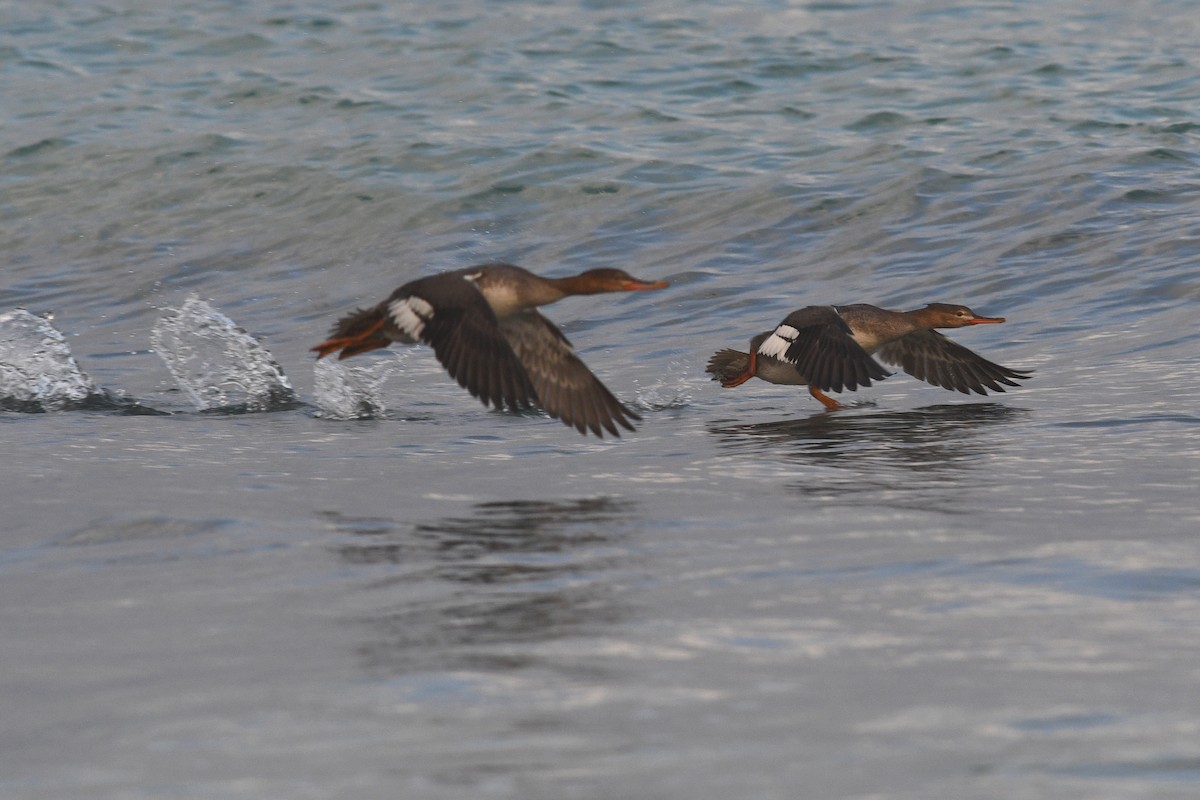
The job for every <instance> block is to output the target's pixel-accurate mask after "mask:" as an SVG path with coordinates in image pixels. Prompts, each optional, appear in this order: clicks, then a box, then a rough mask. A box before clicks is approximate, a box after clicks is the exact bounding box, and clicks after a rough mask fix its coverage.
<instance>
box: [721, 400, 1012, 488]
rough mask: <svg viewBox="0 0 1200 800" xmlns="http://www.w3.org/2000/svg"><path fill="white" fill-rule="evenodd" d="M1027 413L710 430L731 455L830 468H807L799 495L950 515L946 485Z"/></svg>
mask: <svg viewBox="0 0 1200 800" xmlns="http://www.w3.org/2000/svg"><path fill="white" fill-rule="evenodd" d="M1026 415H1027V412H1025V411H1023V410H1021V409H1014V408H1011V407H1009V406H1006V405H1003V404H1000V403H965V404H954V405H937V406H929V407H926V408H919V409H914V410H909V411H888V412H880V413H873V414H836V413H835V414H829V413H823V414H815V415H813V416H809V417H805V418H802V419H794V420H781V421H777V422H764V423H753V424H745V423H730V422H721V421H718V422H715V423H713V424H711V425H709V428H708V430H709V432H710V433H711V434H713V435H714V436H715V437H717V439H718V441H719V444H720V446H721V447H722V448H724V449H726V450H728V451H730V452H734V453H739V454H742V455H747V454H749V455H761V456H762V457H764V458H768V457H769V458H770V459H772V460H776V461H778V460H783V461H787V462H794V463H796V464H803V465H805V466H810V467H821V468H826V469H831V470H832V472H826V473H822V472H819V471H815V470H806V471H805V474H804V479H803V480H802V481H800V482H797V483H795V484H793V485H792V486H791V488H793V489H794V490H795V491H797V492H800V493H801V494H808V495H820V496H822V497H823V498H824V499H826V500H833V499H835V498H836V497H837V496H839V495H849V496H854V497H858V496H859V495H861V494H862V493H864V492H889V493H891V495H892V496H891V497H890V498H888V499H887V502H888V504H890V505H895V506H899V507H905V508H920V509H929V508H935V509H940V510H946V511H950V510H953V506H954V502H953V498H950V497H948V496H947V495H946V491H945V487H947V486H950V485H954V484H956V483H961V481H963V480H965V479H966V478H967V476H968V475H969V474H970V473H971V472H972V471H973V470H974V469H976V468H977V467H979V466H980V465H981V464H983V463H985V459H984V458H983V457H984V456H986V455H987V454H988V452H989V448H990V447H991V446H992V444H993V443H994V441H995V440H994V437H993V436H990V435H985V433H986V432H987V431H989V429H992V428H994V427H995V426H999V425H1007V424H1012V423H1014V422H1017V421H1018V420H1020V419H1023V418H1024V417H1025V416H1026ZM897 493H899V495H897Z"/></svg>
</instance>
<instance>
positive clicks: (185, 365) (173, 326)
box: [150, 294, 298, 413]
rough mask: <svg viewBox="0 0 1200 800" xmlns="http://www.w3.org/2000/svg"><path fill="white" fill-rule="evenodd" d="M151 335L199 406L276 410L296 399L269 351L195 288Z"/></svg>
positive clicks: (234, 410) (224, 409)
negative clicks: (202, 297) (195, 290)
mask: <svg viewBox="0 0 1200 800" xmlns="http://www.w3.org/2000/svg"><path fill="white" fill-rule="evenodd" d="M150 341H151V342H152V343H153V345H154V351H155V352H156V353H158V356H159V358H161V359H162V360H163V363H164V364H166V366H167V369H168V370H169V371H170V373H171V376H172V377H173V378H174V379H175V382H176V383H177V384H179V388H180V389H181V390H183V393H184V394H186V395H187V397H188V399H189V400H191V401H192V403H193V404H195V406H196V408H197V409H199V410H201V411H222V412H225V413H245V412H252V411H277V410H281V409H285V408H292V407H294V406H295V405H296V403H297V402H298V401H297V399H296V392H295V390H293V389H292V385H291V384H290V383H289V382H288V379H287V376H285V375H284V374H283V368H282V367H280V366H279V364H278V363H276V361H275V359H274V357H273V356H272V355H271V353H270V351H268V350H267V349H266V348H265V347H263V345H262V344H261V343H259V342H258V340H256V339H255V338H254V337H253V336H251V335H250V334H248V333H246V331H245V330H243V329H242V328H240V327H238V326H237V325H235V324H234V322H233V320H231V319H229V317H227V316H225V315H224V314H222V313H221V312H220V311H217V310H216V309H215V308H213V307H212V306H211V305H209V304H208V303H206V302H204V301H203V300H201V299H200V298H199V297H197V296H196V295H194V294H193V295H189V296H188V298H187V299H186V300H185V301H184V303H183V305H182V306H181V307H179V308H175V309H167V310H166V311H165V313H164V314H163V316H162V317H161V318H160V319H159V320H158V322H157V323H156V324H155V326H154V329H153V330H152V331H151V332H150Z"/></svg>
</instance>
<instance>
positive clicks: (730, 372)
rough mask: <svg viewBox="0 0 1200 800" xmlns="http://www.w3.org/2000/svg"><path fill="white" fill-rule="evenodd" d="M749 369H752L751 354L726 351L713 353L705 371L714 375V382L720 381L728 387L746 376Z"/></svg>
mask: <svg viewBox="0 0 1200 800" xmlns="http://www.w3.org/2000/svg"><path fill="white" fill-rule="evenodd" d="M748 369H750V354H749V353H743V352H741V351H740V350H729V349H726V350H718V351H717V352H715V353H713V355H712V358H710V359H709V360H708V365H707V366H706V367H705V368H704V371H705V372H707V373H708V374H709V375H712V379H713V380H714V381H720V382H721V384H722V385H727V384H729V383H730V382H732V381H734V380H737V379H738V378H740V377H741V376H743V375H745V374H746V371H747V370H748Z"/></svg>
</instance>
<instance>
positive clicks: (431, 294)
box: [312, 264, 667, 437]
mask: <svg viewBox="0 0 1200 800" xmlns="http://www.w3.org/2000/svg"><path fill="white" fill-rule="evenodd" d="M666 286H667V283H666V281H643V280H638V279H637V278H634V277H632V276H630V275H629V274H627V273H625V272H623V271H621V270H619V269H591V270H588V271H586V272H584V273H582V274H579V275H575V276H571V277H566V278H543V277H540V276H538V275H534V274H533V273H532V272H529V271H528V270H526V269H523V268H522V267H518V266H514V265H512V264H484V265H481V266H477V267H469V268H467V269H460V270H455V271H453V272H444V273H441V274H439V275H431V276H429V277H426V278H418V279H417V280H414V281H410V282H409V283H406V284H404V285H403V286H401V287H400V288H399V289H397V290H396V291H394V292H392V294H391V296H390V297H388V299H386V300H384V301H383V302H382V303H380V304H379V305H376V306H373V307H371V308H367V309H359V310H356V311H354V312H353V313H351V314H348V315H346V316H345V317H342V318H341V319H340V320H338V322H337V324H336V325H334V327H333V330H332V332H331V335H330V338H329V340H328V341H325V342H322V343H321V344H319V345H317V346H316V347H314V348H312V349H313V350H314V351H315V352H316V353H317V358H323V357H324V356H327V355H329V354H330V353H333V352H337V351H339V350H340V351H341V352H340V353H339V355H338V358H339V359H341V358H348V357H350V356H353V355H357V354H359V353H365V352H367V351H368V350H375V349H377V348H380V347H387V346H388V345H389V344H391V343H392V342H400V343H403V344H415V343H416V342H424V343H425V344H428V345H431V346H432V347H433V352H434V355H435V356H437V359H438V361H440V362H441V363H442V366H444V367H445V368H446V371H447V372H449V373H450V375H451V376H452V377H453V378H454V379H455V380H457V381H458V383H459V385H461V386H462V387H463V388H465V389H466V390H467V391H468V392H470V393H471V394H472V395H474V396H475V397H477V398H479V399H480V400H481V401H482V402H483V404H484V405H488V404H489V403H490V404H491V405H493V406H495V407H496V408H502V407H507V408H509V409H511V410H514V411H519V410H523V409H527V408H531V407H532V406H534V405H539V406H541V407H542V408H543V409H545V411H546V413H547V414H549V415H550V416H552V417H556V418H558V419H561V420H562V421H563V423H564V424H566V425H573V426H574V427H575V428H576V429H577V430H578V431H579V432H580V433H583V434H585V435H586V433H587V431H589V430H590V431H591V432H592V433H594V434H595V435H596V436H600V437H603V435H604V434H603V431H605V430H607V431H608V432H609V433H611V434H612V435H613V436H619V435H620V434H619V433H618V431H617V427H616V426H617V425H620V426H621V427H623V428H625V429H627V430H634V427H633V423H632V422H631V421H630V420H640V419H641V417H640V416H638V415H637V414H636V413H635V412H633V411H632V410H630V409H629V408H628V407H627V406H625V405H623V404H622V403H621V402H620V401H619V400H617V398H616V397H614V396H613V394H612V392H610V391H609V390H608V389H607V388H605V386H604V384H602V383H601V382H600V380H599V379H598V378H597V377H596V376H595V375H593V374H592V372H591V371H590V370H589V369H588V368H587V366H586V365H585V364H584V363H583V361H581V360H580V359H579V357H578V356H577V355H575V351H574V350H573V349H572V347H571V343H570V342H569V341H567V337H566V336H564V335H563V333H562V332H561V331H560V330H559V329H558V328H557V327H555V325H554V323H552V322H550V320H548V319H546V318H545V317H544V316H542V315H541V313H539V312H538V310H537V307H538V306H543V305H546V304H548V303H553V302H555V301H557V300H561V299H562V298H564V297H568V296H570V295H579V294H599V293H601V292H629V291H638V290H643V289H663V288H666Z"/></svg>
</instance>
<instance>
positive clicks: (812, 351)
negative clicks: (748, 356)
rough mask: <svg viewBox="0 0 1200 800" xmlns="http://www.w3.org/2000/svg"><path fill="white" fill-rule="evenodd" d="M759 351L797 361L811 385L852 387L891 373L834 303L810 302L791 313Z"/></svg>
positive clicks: (831, 387) (759, 347)
mask: <svg viewBox="0 0 1200 800" xmlns="http://www.w3.org/2000/svg"><path fill="white" fill-rule="evenodd" d="M758 352H759V354H761V355H765V356H774V357H775V358H778V359H781V360H783V361H787V362H788V363H790V364H793V365H795V367H796V370H797V371H798V372H799V373H800V374H801V375H803V376H804V378H805V380H806V381H808V385H809V386H813V387H816V388H818V389H824V390H827V391H834V392H840V391H842V390H843V389H848V390H850V391H853V390H855V389H857V388H858V387H859V386H870V385H871V381H872V380H877V381H878V380H883V379H884V378H886V377H887V376H888V372H887V370H885V369H884V368H883V367H881V366H880V365H879V362H877V361H876V360H875V359H873V358H871V354H870V353H868V352H867V351H866V350H864V349H863V348H862V346H860V345H859V344H858V342H856V341H854V339H853V337H852V336H851V331H850V326H849V325H847V324H846V321H845V320H843V319H842V318H841V317H840V316H838V314H837V312H836V311H834V310H833V307H832V306H809V307H808V308H801V309H799V310H797V311H793V312H792V313H791V314H788V315H787V317H786V318H785V319H784V320H783V322H781V323H779V325H778V326H776V328H775V330H774V331H772V332H771V335H770V336H768V337H767V338H766V339H764V340H763V342H762V344H760V345H759V346H758Z"/></svg>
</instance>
